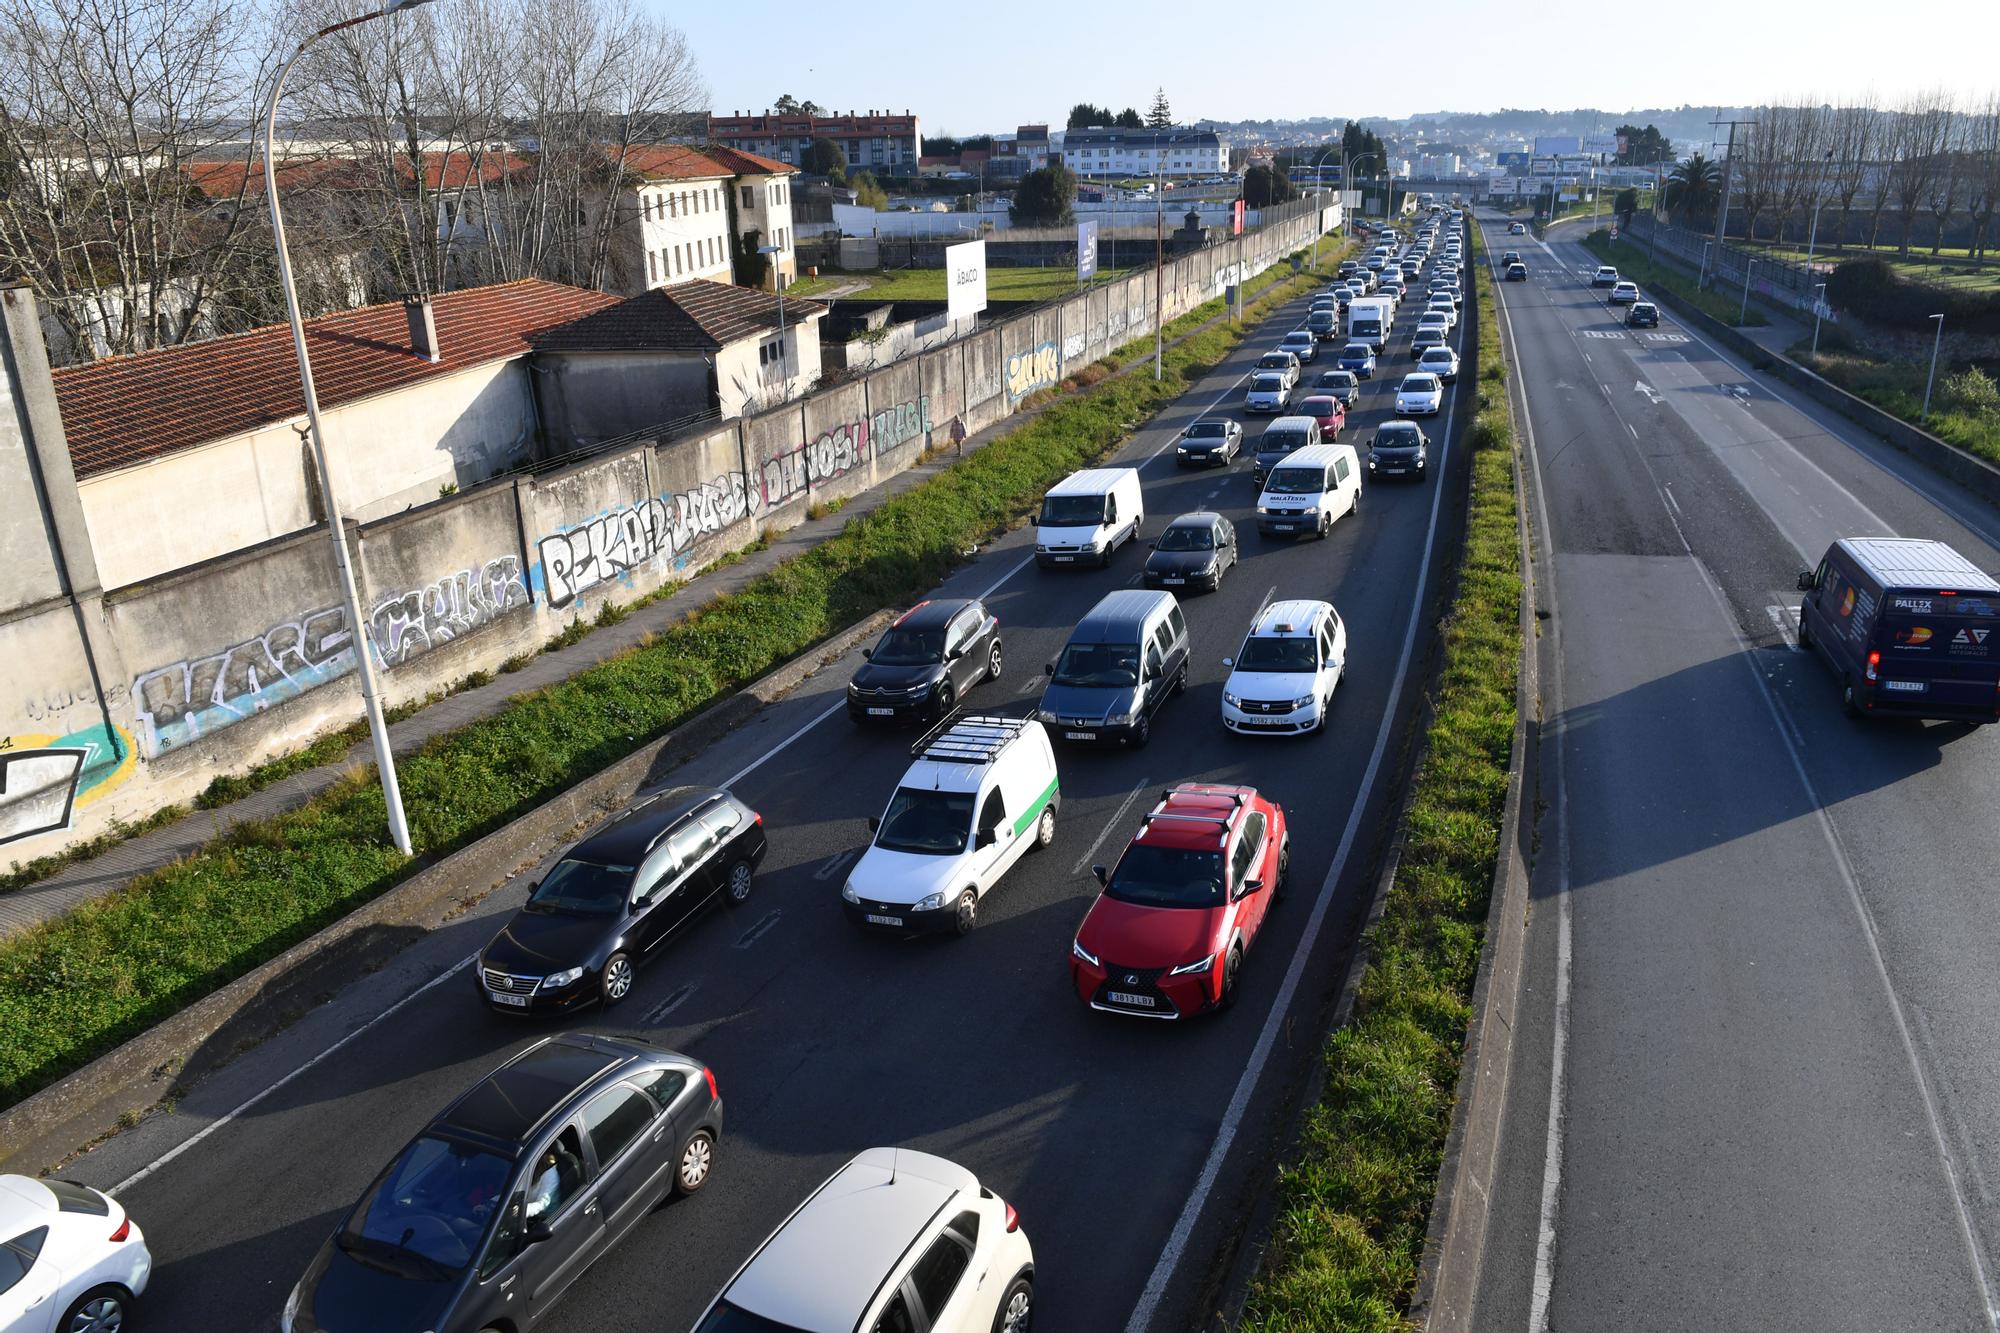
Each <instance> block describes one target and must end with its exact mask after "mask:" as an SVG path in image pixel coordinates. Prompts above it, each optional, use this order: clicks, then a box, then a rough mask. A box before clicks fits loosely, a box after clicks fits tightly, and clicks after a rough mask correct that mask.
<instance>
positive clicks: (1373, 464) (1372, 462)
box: [1368, 458, 1375, 472]
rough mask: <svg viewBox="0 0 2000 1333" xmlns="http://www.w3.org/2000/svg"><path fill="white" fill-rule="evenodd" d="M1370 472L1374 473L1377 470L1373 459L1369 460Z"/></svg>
mask: <svg viewBox="0 0 2000 1333" xmlns="http://www.w3.org/2000/svg"><path fill="white" fill-rule="evenodd" d="M1368 470H1369V471H1370V472H1373V471H1374V470H1375V460H1374V459H1373V458H1371V459H1369V460H1368Z"/></svg>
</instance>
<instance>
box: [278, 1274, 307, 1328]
mask: <svg viewBox="0 0 2000 1333" xmlns="http://www.w3.org/2000/svg"><path fill="white" fill-rule="evenodd" d="M303 1286H304V1284H302V1283H301V1284H299V1285H296V1286H294V1287H293V1288H292V1294H291V1295H289V1296H287V1297H285V1312H284V1313H283V1314H281V1315H279V1316H278V1327H279V1328H281V1329H283V1330H284V1333H292V1321H294V1320H296V1319H297V1318H298V1317H299V1297H300V1294H301V1292H302V1290H303Z"/></svg>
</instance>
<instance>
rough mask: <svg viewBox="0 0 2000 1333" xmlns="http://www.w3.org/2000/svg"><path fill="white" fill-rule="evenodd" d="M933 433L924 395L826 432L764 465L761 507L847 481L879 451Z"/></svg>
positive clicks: (831, 428) (928, 404) (929, 411)
mask: <svg viewBox="0 0 2000 1333" xmlns="http://www.w3.org/2000/svg"><path fill="white" fill-rule="evenodd" d="M931 428H932V427H931V400H930V398H929V396H928V395H926V396H923V397H919V398H916V399H913V400H912V401H910V402H907V403H897V404H896V405H895V406H893V407H885V408H883V409H882V410H881V411H880V412H877V413H875V414H874V415H873V416H870V417H864V418H862V419H861V420H859V421H847V422H842V423H841V424H840V425H837V426H833V427H830V428H828V429H827V430H824V431H822V432H820V434H819V436H818V437H817V438H815V439H811V440H807V441H806V442H805V443H803V444H801V445H799V447H798V448H796V449H791V450H788V451H786V452H785V453H782V454H779V455H778V456H777V457H776V458H773V459H771V460H770V461H768V462H766V463H765V464H764V466H763V468H762V469H761V470H760V474H759V477H758V480H759V482H760V483H761V495H762V499H763V502H764V504H765V505H766V506H767V507H775V506H777V505H781V504H783V503H785V502H786V501H787V500H790V499H793V498H794V497H796V496H799V495H802V494H804V493H805V492H806V491H807V490H808V489H810V488H811V487H813V486H819V485H823V484H825V483H826V482H829V481H835V480H837V479H839V478H841V477H844V476H846V475H847V474H848V473H850V472H852V471H853V470H854V469H855V468H857V467H860V466H861V465H862V464H863V463H866V462H867V461H868V460H869V459H871V458H873V457H874V456H875V455H876V454H877V453H878V452H880V451H881V450H884V449H893V448H895V447H896V446H897V445H901V444H908V443H909V442H910V441H912V440H915V439H918V438H920V437H922V436H924V435H926V434H928V433H929V431H930V430H931Z"/></svg>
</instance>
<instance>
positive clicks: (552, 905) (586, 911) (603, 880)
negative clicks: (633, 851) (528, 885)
mask: <svg viewBox="0 0 2000 1333" xmlns="http://www.w3.org/2000/svg"><path fill="white" fill-rule="evenodd" d="M636 869H637V867H635V866H612V865H599V864H597V863H596V862H595V861H558V862H556V864H555V869H553V870H551V871H549V873H548V874H547V875H545V876H543V877H542V882H541V883H540V884H537V885H536V886H535V891H534V892H533V893H531V894H529V895H528V902H527V909H528V910H529V911H530V912H565V913H568V914H570V915H572V916H615V915H617V914H618V913H619V912H622V911H624V910H625V895H626V894H627V893H629V892H630V891H631V889H632V875H633V873H634V871H635V870H636Z"/></svg>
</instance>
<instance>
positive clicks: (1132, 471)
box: [1035, 467, 1146, 569]
mask: <svg viewBox="0 0 2000 1333" xmlns="http://www.w3.org/2000/svg"><path fill="white" fill-rule="evenodd" d="M1145 521H1146V497H1145V492H1144V491H1143V490H1141V489H1140V486H1139V470H1138V469H1137V468H1129V467H1093V468H1085V469H1084V470H1083V471H1081V472H1073V473H1071V474H1070V475H1069V476H1067V477H1064V478H1063V479H1062V480H1061V481H1059V482H1057V483H1056V484H1055V485H1053V486H1051V487H1049V489H1048V492H1047V493H1046V494H1044V495H1043V496H1042V512H1041V514H1040V515H1038V516H1037V517H1036V519H1035V563H1036V564H1038V565H1040V566H1041V567H1042V568H1043V569H1048V568H1050V567H1051V566H1054V565H1075V564H1082V563H1085V562H1089V563H1091V564H1097V565H1108V564H1110V563H1111V553H1112V552H1113V551H1115V550H1117V549H1118V548H1119V546H1120V545H1122V544H1123V543H1126V542H1132V541H1137V540H1138V539H1139V525H1140V524H1141V523H1143V522H1145Z"/></svg>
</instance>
